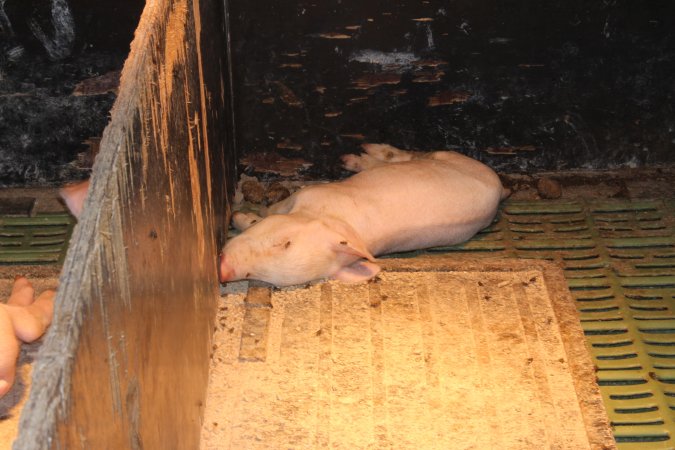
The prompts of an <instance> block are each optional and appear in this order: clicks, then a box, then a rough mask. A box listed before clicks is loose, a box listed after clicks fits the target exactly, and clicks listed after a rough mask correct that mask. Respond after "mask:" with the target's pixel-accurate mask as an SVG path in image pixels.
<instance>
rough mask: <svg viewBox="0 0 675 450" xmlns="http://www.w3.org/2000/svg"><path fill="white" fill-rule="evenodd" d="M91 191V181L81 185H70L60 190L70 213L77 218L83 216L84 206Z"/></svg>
mask: <svg viewBox="0 0 675 450" xmlns="http://www.w3.org/2000/svg"><path fill="white" fill-rule="evenodd" d="M88 190H89V180H86V181H83V182H81V183H75V184H69V185H67V186H64V187H62V188H61V189H60V190H59V195H60V196H61V198H62V199H63V201H65V202H66V206H67V207H68V209H69V210H70V212H71V213H72V214H73V215H74V216H75V217H76V218H78V219H79V218H80V214H82V205H83V204H84V199H85V197H86V196H87V191H88Z"/></svg>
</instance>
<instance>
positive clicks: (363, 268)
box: [332, 261, 381, 283]
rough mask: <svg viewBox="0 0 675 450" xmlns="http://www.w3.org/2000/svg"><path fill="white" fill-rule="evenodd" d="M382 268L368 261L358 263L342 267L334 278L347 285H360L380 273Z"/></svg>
mask: <svg viewBox="0 0 675 450" xmlns="http://www.w3.org/2000/svg"><path fill="white" fill-rule="evenodd" d="M380 270H381V269H380V266H378V265H377V264H373V263H371V262H368V261H356V262H355V263H352V264H350V265H348V266H344V267H342V268H341V269H340V270H338V271H337V272H336V273H335V274H333V276H332V278H334V279H336V280H340V281H342V282H345V283H359V282H362V281H368V280H370V279H371V278H373V277H374V276H375V275H377V274H378V273H380Z"/></svg>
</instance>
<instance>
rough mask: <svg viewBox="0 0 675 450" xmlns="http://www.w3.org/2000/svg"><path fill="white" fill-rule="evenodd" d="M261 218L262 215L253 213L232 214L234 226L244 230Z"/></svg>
mask: <svg viewBox="0 0 675 450" xmlns="http://www.w3.org/2000/svg"><path fill="white" fill-rule="evenodd" d="M261 220H262V217H260V216H258V215H256V214H253V213H243V212H236V213H234V214H233V215H232V226H234V228H236V229H237V230H239V231H244V230H245V229H247V228H248V227H250V226H251V225H255V224H256V223H258V222H260V221H261Z"/></svg>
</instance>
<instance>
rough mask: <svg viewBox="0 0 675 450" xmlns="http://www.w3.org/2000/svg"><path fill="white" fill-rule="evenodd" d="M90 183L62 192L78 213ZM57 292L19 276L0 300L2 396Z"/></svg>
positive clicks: (45, 322) (39, 331) (41, 330)
mask: <svg viewBox="0 0 675 450" xmlns="http://www.w3.org/2000/svg"><path fill="white" fill-rule="evenodd" d="M88 187H89V182H88V181H85V182H83V183H79V184H76V185H72V186H68V187H65V188H63V189H62V190H61V192H60V193H61V196H62V197H63V199H64V200H65V201H66V205H67V206H68V208H69V209H70V211H71V212H72V213H73V215H75V216H76V217H79V214H80V212H81V211H82V203H83V202H84V197H85V196H86V194H87V189H88ZM55 294H56V292H55V291H53V290H51V289H48V290H45V291H44V292H42V293H40V295H38V296H36V295H35V291H34V290H33V286H32V285H31V283H30V282H29V281H28V280H27V279H26V278H25V277H22V276H17V277H16V278H15V280H14V286H13V287H12V292H11V294H10V297H9V299H8V300H7V303H0V397H2V396H3V395H5V394H6V393H7V392H8V391H9V390H10V389H11V387H12V384H13V383H14V377H15V375H16V360H17V358H18V356H19V351H20V350H21V342H33V341H35V340H37V339H39V338H40V337H41V336H42V335H43V334H44V332H45V330H46V329H47V327H48V326H49V324H50V323H51V321H52V315H53V310H54V296H55Z"/></svg>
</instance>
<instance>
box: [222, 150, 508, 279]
mask: <svg viewBox="0 0 675 450" xmlns="http://www.w3.org/2000/svg"><path fill="white" fill-rule="evenodd" d="M363 150H364V151H365V153H364V154H361V155H354V154H350V155H344V156H343V157H342V161H343V165H344V167H345V168H346V169H347V170H350V171H353V172H358V173H357V174H356V175H353V176H352V177H350V178H347V179H346V180H343V181H338V182H333V183H327V184H318V185H312V186H308V187H305V188H303V189H301V190H299V191H297V192H295V193H294V194H293V195H291V196H290V197H288V198H286V199H285V200H282V201H280V202H278V203H276V204H274V205H272V206H270V207H269V208H268V210H267V211H266V214H265V217H264V218H263V217H259V216H257V215H255V214H251V213H241V212H239V213H235V214H234V215H233V219H232V222H233V225H234V227H235V228H237V229H239V230H241V231H242V232H241V234H239V235H237V236H235V237H233V238H232V239H230V240H229V241H228V242H227V243H226V244H225V246H224V247H223V249H222V252H221V255H220V261H219V279H220V281H221V283H225V282H228V281H235V280H243V279H255V280H261V281H265V282H268V283H271V284H273V285H276V286H291V285H296V284H303V283H307V282H310V281H313V280H318V279H324V278H331V279H337V280H341V281H344V282H348V283H356V282H362V281H366V280H369V279H371V278H373V277H374V276H376V275H377V274H378V273H379V271H380V267H379V266H378V265H377V262H376V259H375V257H376V256H379V255H384V254H387V253H394V252H403V251H408V250H417V249H424V248H429V247H435V246H445V245H454V244H458V243H461V242H464V241H466V240H468V239H470V238H471V237H472V236H473V235H475V234H476V233H477V232H478V231H480V230H482V229H483V228H485V227H487V226H488V225H490V223H491V222H492V220H493V219H494V217H495V215H496V213H497V208H498V206H499V203H500V201H501V200H503V199H504V198H506V197H507V196H508V193H509V192H508V190H506V189H504V188H503V186H502V184H501V182H500V180H499V177H498V176H497V174H496V173H495V172H494V171H493V170H492V169H490V168H489V167H487V166H486V165H484V164H482V163H480V162H478V161H476V160H474V159H472V158H469V157H467V156H464V155H461V154H459V153H456V152H452V151H436V152H431V153H421V152H410V151H405V150H400V149H398V148H395V147H393V146H391V145H387V144H364V145H363Z"/></svg>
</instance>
